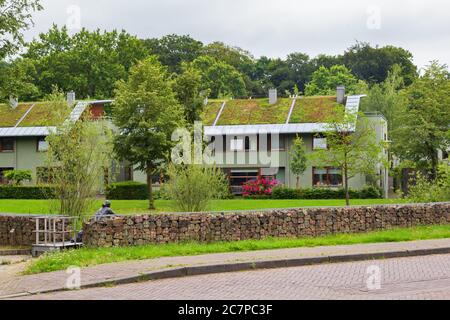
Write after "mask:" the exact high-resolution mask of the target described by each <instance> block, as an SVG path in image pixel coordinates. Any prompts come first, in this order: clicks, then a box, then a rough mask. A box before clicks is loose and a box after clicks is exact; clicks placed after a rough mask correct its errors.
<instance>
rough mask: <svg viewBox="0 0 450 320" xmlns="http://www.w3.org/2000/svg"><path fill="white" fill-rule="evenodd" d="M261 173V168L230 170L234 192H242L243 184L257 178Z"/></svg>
mask: <svg viewBox="0 0 450 320" xmlns="http://www.w3.org/2000/svg"><path fill="white" fill-rule="evenodd" d="M258 175H259V169H242V170H238V169H232V170H230V171H229V179H230V186H231V190H232V192H233V193H234V194H241V193H242V186H243V185H244V183H247V182H249V181H251V180H256V179H257V178H258Z"/></svg>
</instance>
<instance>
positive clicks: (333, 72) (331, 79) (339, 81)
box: [305, 65, 367, 96]
mask: <svg viewBox="0 0 450 320" xmlns="http://www.w3.org/2000/svg"><path fill="white" fill-rule="evenodd" d="M339 85H344V86H345V88H346V91H347V92H348V93H350V94H361V93H364V92H365V90H367V87H366V86H365V85H364V83H363V82H362V81H358V79H357V78H356V77H355V76H354V75H353V74H352V73H351V72H350V70H348V69H347V68H346V67H345V66H342V65H335V66H332V67H331V68H325V67H323V66H322V67H319V69H318V70H317V71H315V72H314V73H313V75H312V80H311V82H309V83H308V84H307V85H306V88H305V95H307V96H315V95H335V94H336V88H337V87H338V86H339Z"/></svg>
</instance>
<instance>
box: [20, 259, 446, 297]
mask: <svg viewBox="0 0 450 320" xmlns="http://www.w3.org/2000/svg"><path fill="white" fill-rule="evenodd" d="M21 299H52V300H53V299H57V300H60V299H61V300H66V299H68V300H80V299H84V300H91V299H100V300H104V299H106V300H110V299H113V300H114V299H127V300H135V299H138V300H141V299H145V300H166V299H171V300H172V299H174V300H185V299H186V300H189V299H199V300H210V299H211V300H240V299H243V300H249V299H267V300H277V299H286V300H305V299H446V300H450V255H434V256H424V257H411V258H400V259H388V260H377V261H364V262H350V263H339V264H328V265H316V266H307V267H296V268H285V269H271V270H261V271H248V272H236V273H226V274H213V275H203V276H195V277H187V278H178V279H166V280H158V281H148V282H143V283H136V284H129V285H122V286H116V287H110V288H93V289H85V290H79V291H68V292H57V293H51V294H45V295H38V296H31V297H23V298H21Z"/></svg>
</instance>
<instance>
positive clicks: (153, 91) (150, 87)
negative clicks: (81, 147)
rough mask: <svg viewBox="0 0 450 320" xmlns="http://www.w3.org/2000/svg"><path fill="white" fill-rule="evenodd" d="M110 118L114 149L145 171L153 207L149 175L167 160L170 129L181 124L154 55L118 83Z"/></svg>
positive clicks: (179, 110) (180, 113)
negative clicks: (115, 131) (113, 131)
mask: <svg viewBox="0 0 450 320" xmlns="http://www.w3.org/2000/svg"><path fill="white" fill-rule="evenodd" d="M113 121H114V123H115V125H116V126H117V127H118V130H119V132H118V134H117V136H116V138H115V143H114V150H115V152H116V153H117V155H118V156H119V158H120V159H124V160H127V161H129V162H130V164H131V165H133V166H136V167H137V168H138V169H139V170H142V171H144V172H145V173H146V174H147V185H148V191H149V209H151V210H153V209H155V202H154V198H153V192H152V175H153V174H154V173H155V172H156V171H157V168H158V167H159V166H160V165H161V164H162V163H164V162H165V161H167V160H168V159H169V154H170V150H171V149H172V147H173V146H174V143H173V142H172V141H171V136H172V133H173V131H174V130H175V129H176V128H178V127H180V126H182V125H183V123H184V121H183V110H182V108H181V106H180V105H179V103H178V101H177V99H176V97H175V94H174V92H173V90H172V84H171V81H170V80H169V77H168V74H167V71H166V69H165V68H164V67H163V66H162V65H161V63H160V62H159V61H158V59H157V57H156V56H152V57H149V58H147V59H146V60H144V61H141V62H139V63H137V64H136V65H135V66H133V67H132V68H131V71H130V75H129V78H128V80H127V81H124V80H121V81H119V82H118V84H117V90H116V97H115V102H114V105H113Z"/></svg>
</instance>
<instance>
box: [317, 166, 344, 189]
mask: <svg viewBox="0 0 450 320" xmlns="http://www.w3.org/2000/svg"><path fill="white" fill-rule="evenodd" d="M342 181H343V180H342V170H341V169H340V168H333V167H328V168H313V185H314V187H340V186H342Z"/></svg>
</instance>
